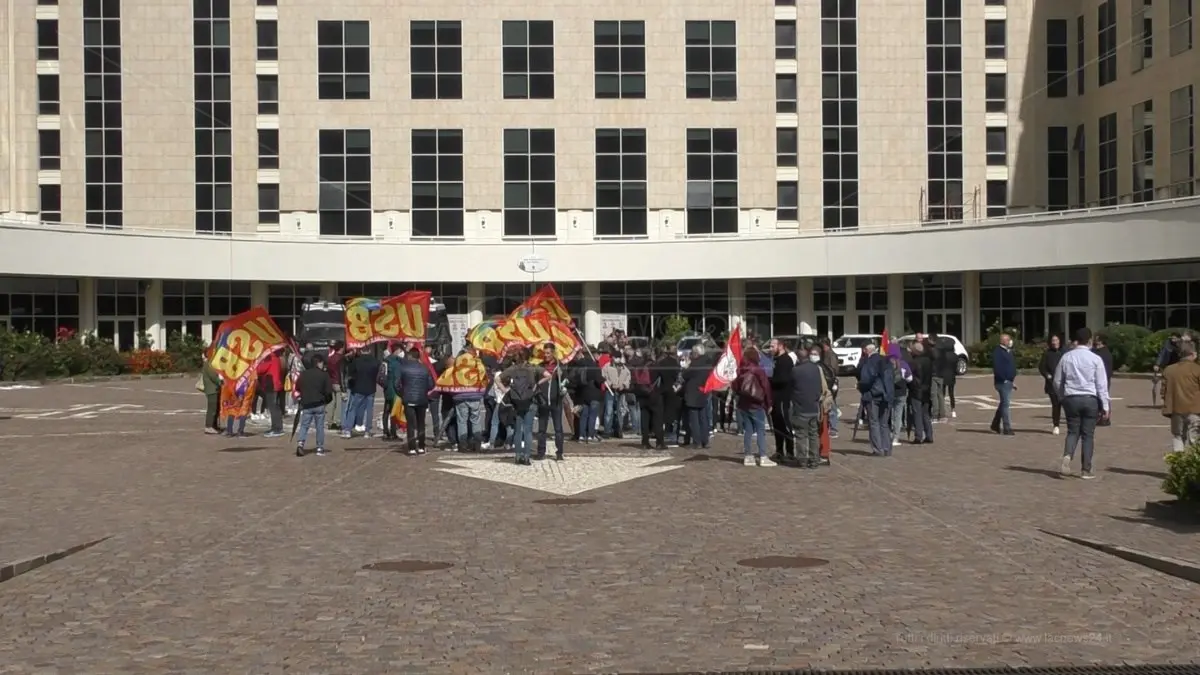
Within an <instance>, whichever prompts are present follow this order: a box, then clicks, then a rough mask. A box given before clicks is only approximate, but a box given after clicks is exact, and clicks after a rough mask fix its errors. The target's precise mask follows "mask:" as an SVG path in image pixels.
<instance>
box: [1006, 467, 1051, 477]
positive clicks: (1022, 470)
mask: <svg viewBox="0 0 1200 675" xmlns="http://www.w3.org/2000/svg"><path fill="white" fill-rule="evenodd" d="M1004 470H1005V471H1016V472H1017V473H1033V474H1038V475H1041V476H1046V477H1047V478H1053V479H1054V480H1062V475H1061V474H1059V473H1058V472H1057V471H1055V470H1054V469H1035V468H1033V467H1029V466H1006V467H1004Z"/></svg>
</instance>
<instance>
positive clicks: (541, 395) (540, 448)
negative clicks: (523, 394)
mask: <svg viewBox="0 0 1200 675" xmlns="http://www.w3.org/2000/svg"><path fill="white" fill-rule="evenodd" d="M541 369H542V372H541V373H540V375H539V377H538V380H537V393H536V394H535V395H534V403H535V404H536V405H537V418H538V430H537V454H536V455H535V458H536V459H545V458H546V431H547V430H548V429H549V428H550V424H551V423H553V424H554V458H555V459H557V460H559V461H561V460H562V459H563V441H564V439H563V430H564V428H565V427H564V426H563V394H564V393H565V390H566V383H565V382H563V380H562V374H563V373H562V368H561V367H559V363H558V358H557V356H556V353H555V346H554V343H553V342H548V343H546V344H545V345H544V346H543V347H542V368H541Z"/></svg>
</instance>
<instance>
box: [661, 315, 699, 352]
mask: <svg viewBox="0 0 1200 675" xmlns="http://www.w3.org/2000/svg"><path fill="white" fill-rule="evenodd" d="M690 332H692V324H691V322H690V321H688V320H687V319H685V318H683V317H682V316H679V315H678V314H676V315H674V316H668V317H667V318H666V320H665V321H664V322H663V334H662V338H660V339H659V343H660V344H662V345H664V346H667V347H673V346H675V343H677V342H679V338H681V337H683V336H684V335H687V334H688V333H690Z"/></svg>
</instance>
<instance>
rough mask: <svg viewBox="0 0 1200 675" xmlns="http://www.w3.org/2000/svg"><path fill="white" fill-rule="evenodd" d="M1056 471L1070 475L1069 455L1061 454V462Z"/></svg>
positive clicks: (1063, 474)
mask: <svg viewBox="0 0 1200 675" xmlns="http://www.w3.org/2000/svg"><path fill="white" fill-rule="evenodd" d="M1058 473H1059V475H1062V476H1070V475H1071V456H1070V455H1063V457H1062V463H1061V464H1059V465H1058Z"/></svg>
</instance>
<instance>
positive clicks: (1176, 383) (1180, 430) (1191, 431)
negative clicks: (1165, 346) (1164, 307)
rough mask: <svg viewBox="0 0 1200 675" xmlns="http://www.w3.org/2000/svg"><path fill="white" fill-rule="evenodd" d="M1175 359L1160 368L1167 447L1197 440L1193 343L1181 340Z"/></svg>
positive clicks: (1197, 367) (1199, 419)
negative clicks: (1168, 429) (1168, 423)
mask: <svg viewBox="0 0 1200 675" xmlns="http://www.w3.org/2000/svg"><path fill="white" fill-rule="evenodd" d="M1178 354H1179V360H1178V361H1176V362H1175V363H1173V364H1171V365H1169V366H1167V367H1166V369H1164V370H1163V415H1164V416H1165V417H1168V418H1170V420H1171V451H1172V452H1183V451H1184V450H1185V449H1187V448H1188V447H1189V446H1191V445H1193V444H1195V443H1200V363H1197V362H1196V346H1195V345H1194V344H1192V342H1191V341H1188V342H1183V343H1182V344H1181V345H1180V346H1179V349H1178Z"/></svg>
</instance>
